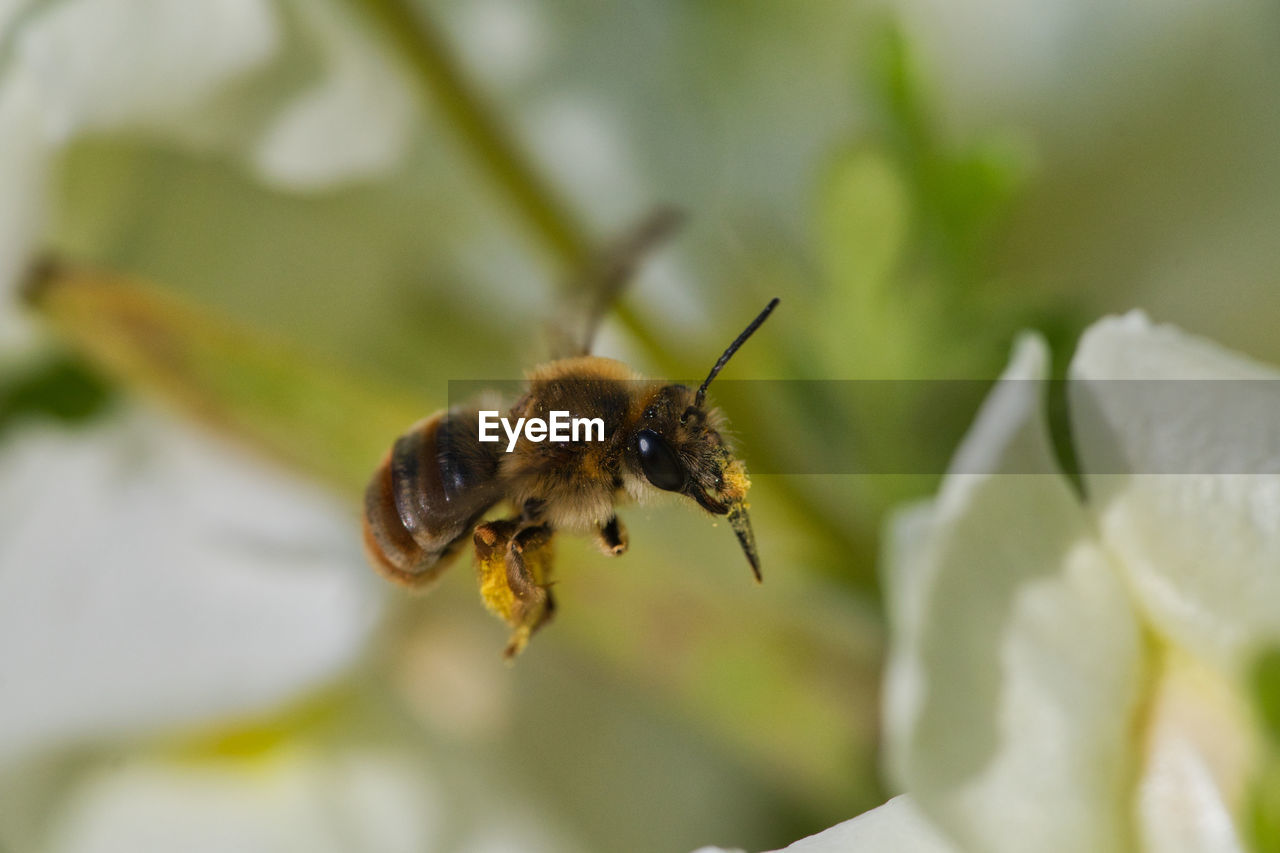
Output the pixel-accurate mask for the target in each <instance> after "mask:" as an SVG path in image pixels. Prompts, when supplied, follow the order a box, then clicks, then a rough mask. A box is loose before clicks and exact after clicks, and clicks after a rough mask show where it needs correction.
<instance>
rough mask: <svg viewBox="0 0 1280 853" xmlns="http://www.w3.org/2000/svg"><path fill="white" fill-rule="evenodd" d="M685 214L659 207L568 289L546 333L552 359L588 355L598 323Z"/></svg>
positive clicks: (670, 208) (611, 247) (673, 209)
mask: <svg viewBox="0 0 1280 853" xmlns="http://www.w3.org/2000/svg"><path fill="white" fill-rule="evenodd" d="M683 220H684V214H683V213H681V212H680V211H679V210H677V209H676V208H674V207H659V208H656V209H655V210H653V211H652V212H650V213H649V215H648V216H646V217H645V218H644V219H642V220H640V222H639V223H638V224H636V225H635V226H634V227H633V228H631V229H630V230H629V231H628V232H627V233H625V234H623V235H622V237H621V238H619V239H618V240H617V241H616V242H614V243H613V244H612V245H611V246H609V247H607V248H606V249H605V250H604V251H603V252H601V253H600V255H599V256H598V257H597V259H596V261H595V262H594V263H592V264H591V265H590V266H589V267H588V269H587V270H586V271H585V272H584V273H583V274H582V276H581V277H580V278H579V280H578V281H577V282H576V283H575V284H574V286H573V287H571V288H570V290H569V292H570V294H571V295H570V296H569V298H568V299H567V300H566V302H565V308H564V310H563V311H562V312H561V313H560V316H558V317H557V318H556V319H555V320H553V322H552V323H551V324H550V328H549V329H548V334H547V337H548V340H549V342H550V345H551V356H552V358H567V357H570V356H577V355H590V353H591V346H592V344H593V343H594V342H595V337H596V331H597V330H598V329H599V328H600V321H601V320H603V319H604V315H605V314H607V313H608V311H609V309H610V308H611V307H613V303H614V302H616V301H617V299H618V296H619V295H620V294H621V293H622V290H623V288H625V287H626V286H627V284H628V283H629V282H630V281H631V279H632V277H633V276H634V274H635V271H636V267H638V266H639V265H640V262H641V261H643V260H644V258H645V256H646V255H648V254H649V252H651V251H652V250H653V248H654V247H655V246H657V245H659V244H660V243H661V242H662V241H663V240H665V239H667V238H668V237H669V236H670V235H671V234H672V233H674V232H675V230H676V228H677V227H679V225H680V223H681V222H682V221H683Z"/></svg>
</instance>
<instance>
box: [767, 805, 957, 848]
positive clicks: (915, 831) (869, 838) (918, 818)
mask: <svg viewBox="0 0 1280 853" xmlns="http://www.w3.org/2000/svg"><path fill="white" fill-rule="evenodd" d="M784 849H786V850H788V851H791V853H850V851H856V850H866V851H869V852H870V851H874V853H899V851H900V852H901V853H950V851H954V850H956V849H957V848H956V847H954V846H953V845H952V844H951V843H950V842H948V841H947V840H946V839H944V838H943V837H942V835H941V834H939V832H938V830H937V829H935V828H934V827H933V826H932V825H930V823H929V821H928V820H926V819H925V817H924V816H923V815H922V814H921V813H920V810H919V809H918V808H917V807H916V804H915V803H913V802H912V801H911V798H910V797H894V798H893V799H892V800H890V801H889V802H887V803H885V804H884V805H882V806H880V807H879V808H876V809H872V810H871V811H869V812H866V813H865V814H861V815H859V816H858V817H855V818H854V819H853V820H846V821H845V822H844V823H839V824H836V825H835V826H833V827H831V828H830V829H828V830H824V831H823V832H819V833H818V834H817V835H810V836H809V837H808V838H802V839H800V840H799V841H797V842H795V843H794V844H790V845H788V846H787V847H786V848H784ZM776 853H781V851H776Z"/></svg>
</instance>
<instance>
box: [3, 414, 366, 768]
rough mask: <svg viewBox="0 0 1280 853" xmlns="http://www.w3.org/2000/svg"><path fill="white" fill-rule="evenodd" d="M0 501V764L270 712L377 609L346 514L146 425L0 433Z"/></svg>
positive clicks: (353, 643)
mask: <svg viewBox="0 0 1280 853" xmlns="http://www.w3.org/2000/svg"><path fill="white" fill-rule="evenodd" d="M0 505H2V506H3V507H4V512H3V513H0V694H2V695H3V696H4V697H5V698H4V701H3V702H0V762H3V761H4V760H6V759H14V758H17V757H19V756H22V755H24V754H27V753H30V752H33V751H35V750H39V749H42V748H47V747H52V746H58V745H63V744H65V743H67V742H68V741H75V740H77V739H83V738H87V737H97V736H104V735H114V734H120V733H131V732H138V731H144V730H151V729H153V728H155V727H157V726H174V725H178V724H186V723H192V722H207V721H216V720H220V719H222V718H225V717H226V716H228V715H234V714H245V713H255V712H261V711H265V710H268V709H270V708H272V707H275V706H277V705H279V704H280V703H281V702H284V701H286V700H288V699H289V698H291V697H294V696H296V695H297V694H298V693H299V691H303V690H307V689H313V688H315V687H317V686H318V685H320V684H322V683H324V682H326V681H327V680H330V679H332V678H333V677H334V676H335V675H336V674H337V673H339V672H340V671H341V670H342V669H343V668H345V667H347V666H348V665H349V664H351V663H352V662H353V661H354V659H355V658H356V657H357V655H358V654H359V653H360V651H361V648H362V646H363V644H364V643H365V641H366V639H367V638H368V636H369V634H370V632H371V630H372V627H373V625H374V623H375V621H376V619H377V617H378V615H379V612H380V608H381V598H380V596H379V593H378V588H377V586H376V584H375V582H374V581H373V580H372V579H371V578H368V577H367V575H368V574H369V573H368V572H367V571H366V570H365V568H364V566H363V560H362V558H361V555H360V552H359V548H358V545H357V544H356V543H357V540H358V534H357V532H356V527H355V521H354V519H353V518H352V517H351V516H350V515H349V514H348V513H346V512H343V511H341V510H339V509H338V508H336V507H335V506H333V505H332V504H330V503H329V502H328V501H327V500H322V499H321V497H320V496H318V495H317V494H315V493H314V492H312V491H311V490H310V489H308V488H304V487H303V486H302V485H300V484H295V483H293V482H291V481H289V480H287V479H285V478H284V477H282V476H281V475H279V474H277V473H274V472H272V471H270V470H267V469H265V468H264V465H263V463H261V462H259V461H257V460H251V459H248V458H246V457H244V456H242V455H240V454H238V453H234V452H232V451H231V450H229V449H227V448H223V447H220V446H218V445H215V444H213V443H211V442H210V441H209V440H207V439H204V438H203V437H198V436H195V435H193V434H190V433H181V432H178V430H177V428H176V427H172V426H169V425H168V424H165V423H160V422H157V421H155V420H153V419H148V418H142V417H138V416H134V417H131V418H127V419H121V420H120V421H118V422H115V423H109V424H106V425H102V426H98V427H96V428H94V429H92V430H90V431H86V432H83V433H72V432H67V433H53V432H35V431H32V432H29V433H27V434H25V435H21V436H17V437H15V438H13V439H11V440H10V441H8V442H7V443H6V445H5V447H4V450H3V453H2V454H0Z"/></svg>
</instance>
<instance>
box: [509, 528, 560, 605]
mask: <svg viewBox="0 0 1280 853" xmlns="http://www.w3.org/2000/svg"><path fill="white" fill-rule="evenodd" d="M550 541H551V528H550V527H548V526H547V525H545V524H539V525H536V526H533V527H525V528H522V529H521V530H519V531H517V532H516V534H515V535H514V536H512V537H511V543H510V544H509V545H508V546H507V559H506V563H507V586H509V587H511V591H512V592H513V593H515V595H516V598H518V599H520V600H521V601H524V602H526V603H528V602H532V601H535V600H538V599H542V600H544V601H545V599H546V588H547V584H546V583H544V582H542V581H540V580H539V579H538V578H536V577H534V575H533V573H532V572H531V571H530V570H529V566H528V564H527V563H526V561H525V558H524V554H525V552H526V551H531V552H534V551H536V552H541V550H542V549H543V548H545V547H546V546H547V544H548V543H549V542H550ZM543 580H545V579H543Z"/></svg>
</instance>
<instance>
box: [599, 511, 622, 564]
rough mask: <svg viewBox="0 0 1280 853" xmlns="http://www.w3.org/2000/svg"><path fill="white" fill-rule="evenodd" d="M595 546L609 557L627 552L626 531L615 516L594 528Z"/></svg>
mask: <svg viewBox="0 0 1280 853" xmlns="http://www.w3.org/2000/svg"><path fill="white" fill-rule="evenodd" d="M596 544H597V545H599V546H600V550H601V551H603V552H604V553H605V555H606V556H609V557H616V556H618V555H619V554H621V553H623V552H624V551H626V550H627V529H626V528H625V527H623V526H622V521H621V520H620V519H619V518H618V517H617V516H616V515H615V516H611V517H610V518H609V520H608V521H606V522H605V523H604V524H601V525H600V526H599V527H597V528H596Z"/></svg>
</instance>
